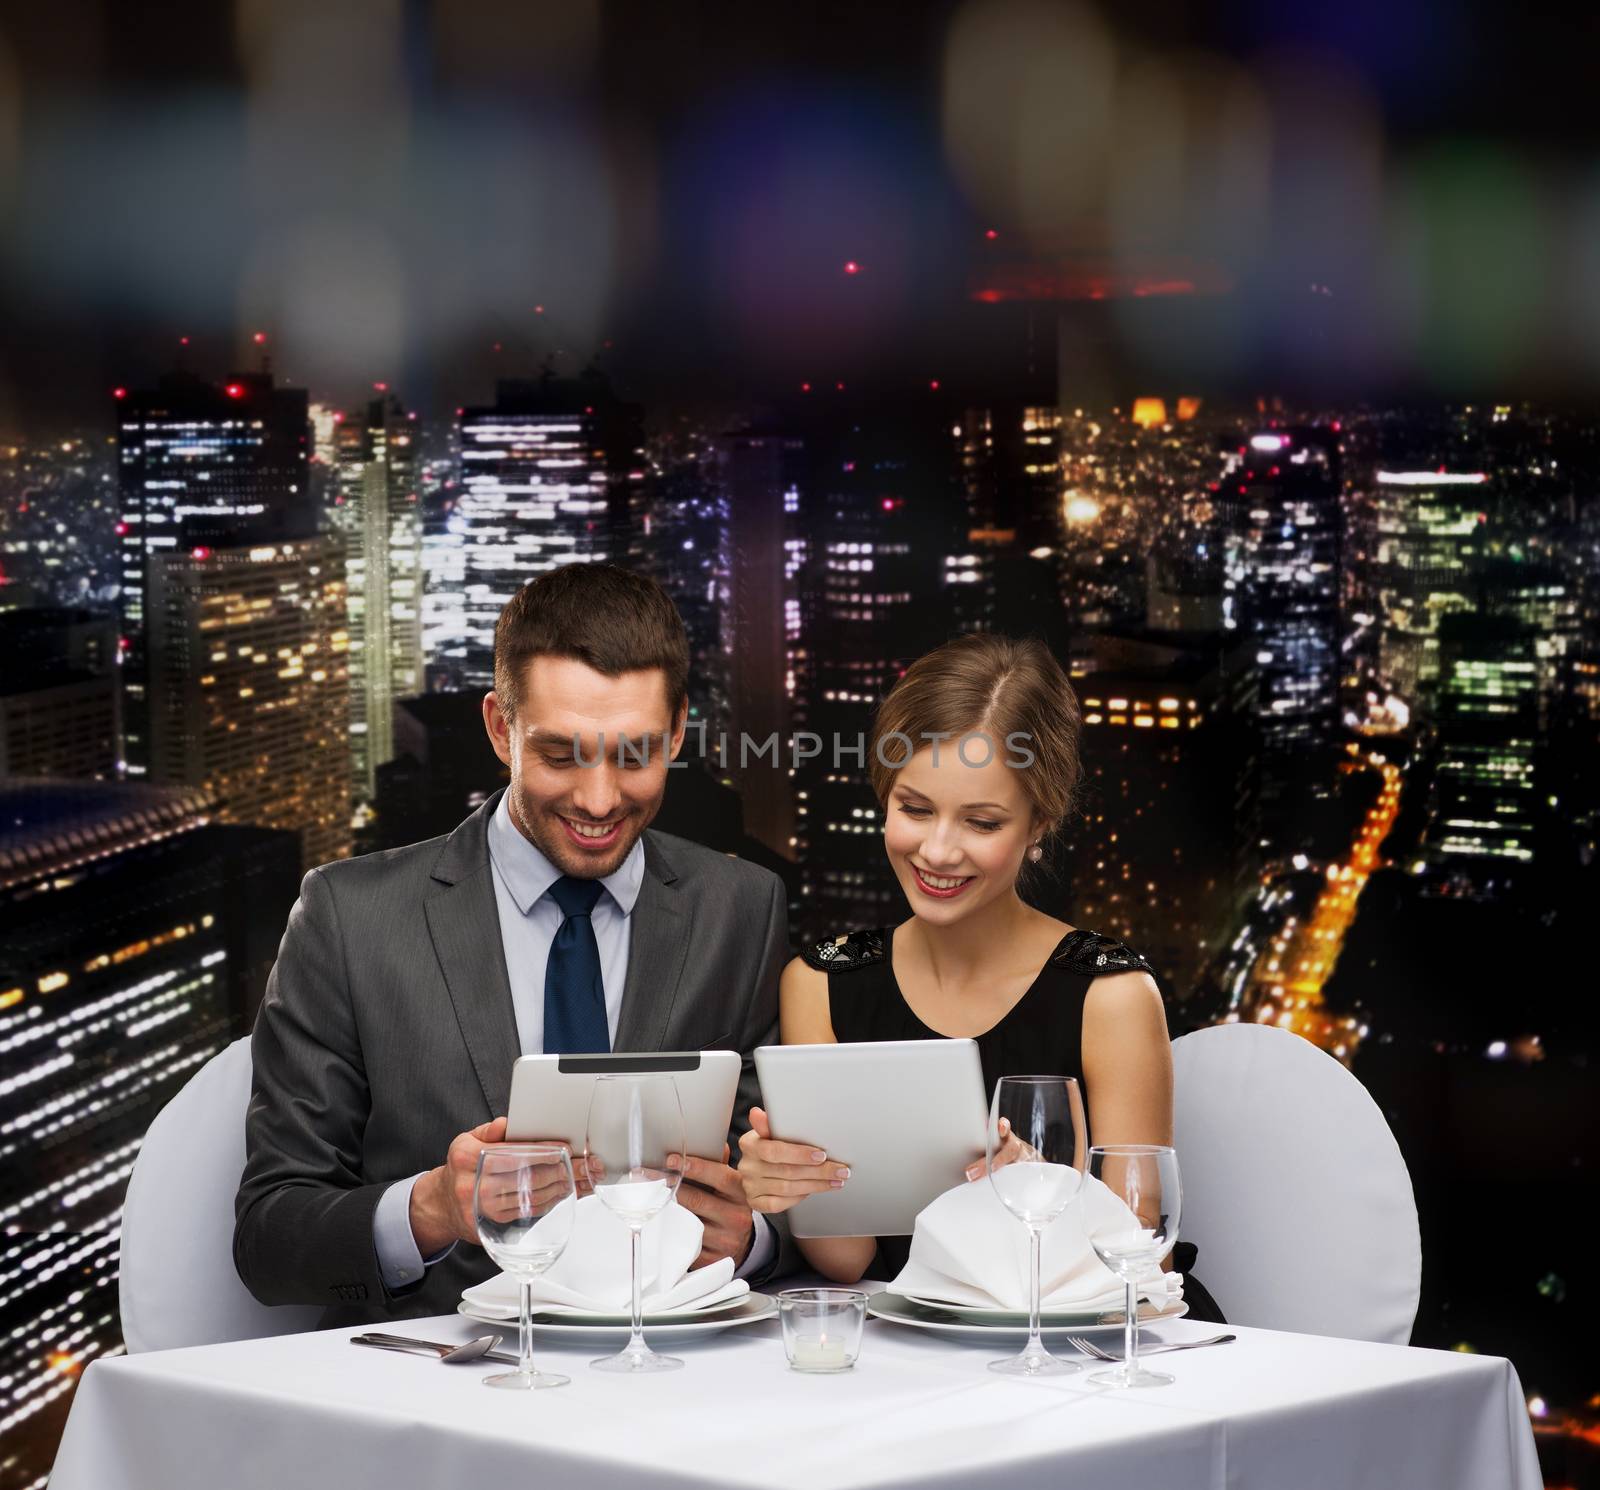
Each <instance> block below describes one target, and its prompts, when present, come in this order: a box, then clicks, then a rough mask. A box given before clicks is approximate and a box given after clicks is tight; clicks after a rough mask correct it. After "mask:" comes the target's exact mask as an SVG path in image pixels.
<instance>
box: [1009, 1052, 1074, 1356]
mask: <svg viewBox="0 0 1600 1490" xmlns="http://www.w3.org/2000/svg"><path fill="white" fill-rule="evenodd" d="M1088 1141H1089V1126H1088V1124H1087V1122H1085V1120H1084V1116H1083V1093H1082V1091H1081V1090H1080V1089H1079V1087H1078V1083H1077V1082H1076V1081H1075V1080H1074V1079H1073V1078H1072V1077H1070V1076H1002V1077H1001V1078H1000V1080H999V1081H998V1082H996V1083H995V1089H994V1100H993V1102H992V1103H991V1104H990V1108H989V1131H988V1135H987V1139H986V1142H985V1150H986V1155H987V1159H988V1166H989V1180H990V1182H991V1183H992V1184H993V1185H994V1189H995V1194H997V1195H998V1196H999V1197H1000V1202H1001V1204H1002V1205H1004V1206H1005V1208H1006V1209H1007V1210H1008V1211H1010V1212H1011V1214H1012V1215H1013V1216H1015V1217H1016V1218H1017V1219H1018V1220H1019V1221H1021V1222H1022V1224H1023V1225H1024V1226H1026V1227H1027V1228H1028V1247H1029V1260H1030V1266H1029V1273H1028V1280H1029V1283H1028V1343H1027V1344H1026V1345H1025V1346H1023V1347H1022V1353H1021V1354H1020V1355H1015V1356H1008V1357H1006V1359H1004V1360H1001V1361H990V1362H989V1369H990V1370H991V1371H1003V1372H1006V1373H1007V1374H1008V1375H1013V1376H1065V1375H1067V1374H1068V1373H1069V1372H1072V1371H1077V1370H1079V1369H1080V1368H1079V1366H1078V1365H1077V1363H1076V1362H1072V1361H1063V1360H1061V1359H1060V1358H1059V1357H1057V1356H1053V1355H1051V1354H1050V1352H1049V1351H1047V1350H1046V1349H1045V1348H1044V1341H1043V1340H1042V1339H1040V1337H1039V1249H1040V1244H1041V1241H1042V1238H1043V1236H1044V1229H1045V1227H1047V1226H1048V1225H1050V1223H1051V1222H1052V1221H1054V1220H1056V1219H1057V1218H1058V1217H1059V1216H1060V1215H1061V1214H1062V1212H1064V1211H1065V1210H1066V1209H1067V1207H1068V1206H1070V1205H1071V1204H1072V1203H1073V1201H1075V1200H1077V1198H1078V1196H1079V1195H1080V1194H1081V1192H1082V1189H1083V1163H1084V1151H1085V1148H1086V1146H1087V1144H1088Z"/></svg>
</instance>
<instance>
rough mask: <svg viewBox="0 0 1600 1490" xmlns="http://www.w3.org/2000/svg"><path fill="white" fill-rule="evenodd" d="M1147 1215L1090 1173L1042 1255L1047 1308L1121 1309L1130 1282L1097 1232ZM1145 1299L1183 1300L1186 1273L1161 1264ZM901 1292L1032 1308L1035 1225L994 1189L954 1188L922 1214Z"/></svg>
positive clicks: (1142, 1283) (1121, 1228) (1143, 1284)
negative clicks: (1105, 1254)
mask: <svg viewBox="0 0 1600 1490" xmlns="http://www.w3.org/2000/svg"><path fill="white" fill-rule="evenodd" d="M1138 1224H1139V1222H1138V1218H1137V1217H1136V1216H1135V1215H1134V1214H1133V1212H1132V1211H1130V1210H1129V1209H1128V1207H1127V1206H1126V1205H1125V1204H1124V1203H1123V1202H1122V1200H1121V1199H1120V1198H1119V1197H1118V1196H1116V1195H1115V1194H1113V1193H1112V1191H1110V1190H1109V1189H1107V1188H1106V1186H1105V1185H1104V1184H1103V1183H1101V1181H1099V1180H1097V1179H1092V1178H1086V1179H1085V1180H1084V1182H1083V1190H1082V1193H1081V1194H1080V1195H1079V1197H1078V1199H1077V1200H1076V1201H1075V1202H1074V1203H1073V1204H1072V1205H1070V1206H1068V1207H1067V1209H1066V1211H1065V1212H1064V1213H1063V1214H1062V1215H1061V1216H1059V1217H1058V1218H1057V1219H1056V1220H1055V1221H1054V1222H1053V1223H1051V1224H1050V1225H1049V1226H1047V1227H1046V1228H1045V1230H1044V1241H1043V1245H1042V1246H1041V1248H1040V1257H1039V1297H1040V1305H1041V1307H1042V1308H1044V1309H1047V1310H1060V1311H1067V1310H1071V1311H1079V1310H1081V1311H1083V1312H1085V1313H1088V1312H1091V1311H1099V1310H1107V1309H1116V1308H1118V1307H1119V1306H1120V1305H1121V1304H1122V1303H1123V1301H1124V1293H1123V1284H1122V1280H1121V1279H1120V1278H1118V1277H1117V1275H1116V1274H1115V1273H1113V1272H1112V1271H1111V1269H1110V1268H1108V1267H1107V1266H1106V1265H1105V1264H1104V1263H1103V1262H1101V1261H1100V1259H1099V1258H1098V1257H1097V1256H1095V1251H1094V1247H1093V1244H1092V1243H1091V1241H1090V1238H1091V1237H1092V1236H1099V1237H1100V1238H1101V1240H1102V1242H1104V1241H1105V1240H1106V1239H1107V1237H1108V1236H1109V1235H1110V1234H1113V1233H1116V1232H1125V1231H1128V1230H1129V1229H1130V1228H1132V1229H1137V1227H1138ZM1138 1287H1139V1297H1140V1298H1141V1299H1143V1300H1147V1301H1149V1302H1150V1303H1152V1304H1154V1305H1155V1306H1156V1307H1157V1308H1158V1309H1159V1308H1166V1307H1168V1306H1169V1305H1172V1304H1175V1303H1177V1302H1178V1301H1179V1300H1180V1299H1181V1298H1182V1297H1183V1275H1182V1274H1181V1273H1163V1272H1162V1271H1161V1270H1160V1268H1159V1267H1156V1266H1154V1265H1152V1266H1151V1268H1150V1270H1149V1272H1148V1273H1147V1274H1146V1275H1145V1276H1144V1277H1142V1278H1141V1279H1140V1280H1139V1285H1138ZM889 1291H890V1292H891V1293H898V1294H904V1295H906V1296H908V1297H911V1298H917V1299H927V1300H929V1301H930V1302H934V1303H948V1304H962V1305H967V1306H970V1307H972V1308H976V1309H1007V1310H1015V1311H1017V1312H1019V1313H1023V1312H1026V1310H1027V1308H1028V1232H1027V1228H1026V1227H1025V1226H1023V1225H1022V1223H1021V1222H1020V1221H1018V1220H1017V1218H1016V1217H1015V1216H1013V1215H1012V1214H1011V1212H1010V1211H1008V1210H1007V1209H1006V1208H1005V1206H1004V1205H1002V1204H1001V1203H1000V1197H999V1196H998V1195H996V1194H995V1192H994V1187H993V1185H992V1184H991V1183H990V1182H989V1181H988V1180H987V1179H983V1180H977V1181H973V1182H969V1183H967V1184H963V1185H957V1186H956V1188H955V1189H953V1190H947V1191H945V1193H944V1194H943V1195H941V1196H939V1197H938V1198H937V1199H936V1200H933V1201H931V1202H930V1203H929V1204H928V1205H927V1206H925V1207H924V1208H923V1209H922V1211H921V1212H920V1213H919V1214H918V1216H917V1221H916V1230H915V1232H914V1233H913V1234H912V1238H911V1256H910V1258H909V1259H908V1260H907V1262H906V1265H905V1267H904V1268H902V1269H901V1271H900V1275H899V1276H898V1277H897V1278H896V1279H895V1280H894V1281H893V1282H892V1283H891V1284H889Z"/></svg>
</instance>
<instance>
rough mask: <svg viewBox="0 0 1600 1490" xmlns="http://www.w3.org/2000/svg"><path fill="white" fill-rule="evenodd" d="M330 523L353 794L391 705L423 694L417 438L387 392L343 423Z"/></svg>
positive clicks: (361, 795) (363, 796) (390, 730)
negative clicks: (342, 615)
mask: <svg viewBox="0 0 1600 1490" xmlns="http://www.w3.org/2000/svg"><path fill="white" fill-rule="evenodd" d="M335 451H336V461H337V469H338V495H337V497H336V499H335V505H334V507H333V508H332V510H331V512H330V513H329V526H330V527H331V528H332V529H333V530H334V531H335V532H337V533H338V534H339V535H340V536H341V537H342V539H343V540H344V546H345V549H344V551H345V577H346V585H347V596H348V604H349V626H348V628H347V630H348V632H349V638H350V644H349V651H348V654H347V655H348V659H349V668H350V757H351V768H352V775H353V783H354V787H355V793H356V797H357V799H358V800H360V801H370V800H371V799H372V795H373V792H374V789H375V785H376V782H375V776H374V772H375V771H376V769H377V767H379V766H381V765H382V764H383V763H384V762H385V761H388V760H392V759H393V758H394V701H395V700H396V699H397V698H405V697H408V696H409V695H411V694H414V693H419V692H421V690H422V682H423V679H422V509H421V505H420V503H419V502H418V499H417V498H418V484H417V475H418V473H417V438H416V423H415V420H414V418H408V417H407V415H406V412H405V410H404V409H403V408H402V407H401V405H400V400H399V399H398V398H396V397H395V396H394V395H393V394H392V393H385V394H384V395H383V396H382V397H381V398H375V399H373V400H372V401H371V402H370V403H369V404H367V405H366V407H365V408H364V409H363V410H361V411H360V412H359V413H358V414H356V415H354V416H352V417H349V418H346V419H344V420H342V421H341V422H340V423H339V425H338V427H337V433H336V435H335Z"/></svg>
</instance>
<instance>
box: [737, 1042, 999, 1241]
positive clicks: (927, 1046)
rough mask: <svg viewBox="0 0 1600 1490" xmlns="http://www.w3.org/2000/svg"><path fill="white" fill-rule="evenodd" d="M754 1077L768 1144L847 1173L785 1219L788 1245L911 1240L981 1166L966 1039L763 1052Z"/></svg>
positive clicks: (983, 1110) (979, 1115) (982, 1112)
mask: <svg viewBox="0 0 1600 1490" xmlns="http://www.w3.org/2000/svg"><path fill="white" fill-rule="evenodd" d="M756 1072H757V1074H758V1075H759V1076H760V1078H761V1096H762V1105H763V1106H764V1107H765V1108H766V1111H767V1116H768V1117H769V1118H770V1119H771V1122H772V1136H773V1137H774V1138H781V1139H785V1140H787V1141H788V1142H790V1143H811V1144H815V1145H816V1146H817V1147H818V1148H819V1149H825V1150H826V1151H827V1154H828V1157H829V1158H830V1159H837V1160H838V1161H839V1162H840V1163H841V1164H848V1165H849V1166H850V1178H849V1180H848V1181H846V1183H845V1184H844V1186H843V1188H841V1189H838V1190H830V1191H828V1192H826V1193H825V1194H822V1195H808V1196H806V1198H805V1199H804V1200H802V1201H801V1202H800V1203H799V1204H798V1205H797V1206H794V1207H793V1208H792V1209H790V1210H789V1211H786V1212H785V1215H786V1216H787V1217H788V1219H789V1225H790V1228H791V1230H792V1231H793V1233H794V1235H795V1236H797V1237H814V1236H815V1237H822V1236H909V1235H910V1234H911V1232H912V1231H913V1229H914V1228H915V1225H916V1219H917V1212H918V1211H920V1210H921V1209H922V1208H923V1206H925V1205H927V1204H928V1202H929V1201H931V1200H932V1199H933V1198H934V1197H935V1196H937V1195H942V1194H943V1193H944V1192H945V1191H946V1190H948V1189H950V1188H951V1187H952V1186H954V1185H960V1184H964V1183H966V1177H967V1176H966V1170H967V1166H968V1165H969V1164H971V1163H972V1161H973V1160H974V1159H981V1158H982V1157H983V1151H984V1149H983V1136H984V1128H985V1127H986V1125H987V1124H988V1121H989V1114H988V1104H987V1102H986V1101H985V1098H984V1092H983V1067H982V1065H981V1064H980V1062H979V1060H978V1047H977V1044H976V1042H975V1041H972V1040H879V1041H861V1042H859V1043H852V1044H844V1045H762V1046H758V1047H757V1049H756Z"/></svg>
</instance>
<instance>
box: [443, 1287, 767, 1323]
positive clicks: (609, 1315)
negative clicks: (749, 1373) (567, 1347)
mask: <svg viewBox="0 0 1600 1490" xmlns="http://www.w3.org/2000/svg"><path fill="white" fill-rule="evenodd" d="M719 1292H720V1290H719ZM715 1297H716V1296H715V1295H713V1298H715ZM749 1297H750V1290H749V1289H741V1290H740V1291H739V1292H738V1293H736V1294H734V1295H733V1297H731V1298H725V1299H718V1300H717V1301H716V1302H714V1303H711V1304H707V1305H705V1306H704V1307H692V1306H689V1305H685V1306H684V1307H682V1308H680V1309H664V1310H655V1309H647V1310H645V1316H644V1322H645V1323H646V1324H647V1325H649V1324H653V1325H663V1324H680V1323H682V1324H687V1323H691V1322H693V1321H694V1320H697V1319H710V1318H711V1316H712V1315H714V1314H721V1313H723V1312H724V1311H725V1310H729V1309H739V1308H742V1307H743V1306H744V1304H745V1302H746V1301H747V1300H748V1299H749ZM461 1302H462V1304H463V1305H466V1304H469V1303H470V1304H471V1309H470V1310H468V1309H466V1308H463V1309H462V1310H461V1312H462V1313H463V1314H468V1315H469V1317H470V1318H472V1319H483V1320H499V1321H500V1322H501V1323H503V1324H515V1323H516V1322H517V1311H516V1310H515V1309H513V1308H508V1307H500V1306H490V1305H486V1304H479V1303H474V1302H472V1301H471V1300H468V1299H466V1298H463V1299H462V1300H461ZM533 1317H534V1318H535V1319H542V1320H550V1321H557V1320H563V1319H565V1320H570V1321H571V1322H572V1323H573V1324H604V1325H612V1324H627V1323H628V1312H627V1310H625V1309H623V1310H617V1309H575V1308H573V1307H572V1306H571V1305H570V1304H542V1305H541V1304H535V1305H534V1306H533Z"/></svg>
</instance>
